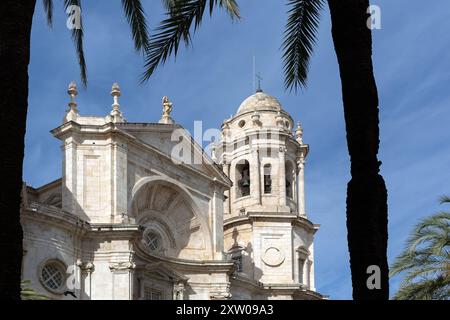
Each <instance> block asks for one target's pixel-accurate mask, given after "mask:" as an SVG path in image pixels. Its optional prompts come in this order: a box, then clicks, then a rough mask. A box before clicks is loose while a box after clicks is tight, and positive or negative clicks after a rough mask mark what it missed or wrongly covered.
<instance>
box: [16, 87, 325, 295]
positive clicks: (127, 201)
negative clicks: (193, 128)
mask: <svg viewBox="0 0 450 320" xmlns="http://www.w3.org/2000/svg"><path fill="white" fill-rule="evenodd" d="M68 93H69V95H70V102H69V108H68V110H67V111H66V115H65V117H64V119H63V123H62V125H61V126H59V127H58V128H56V129H54V130H52V134H53V136H54V137H55V138H57V139H59V140H60V141H61V152H62V168H63V172H62V178H61V179H58V180H56V181H54V182H51V183H49V184H47V185H45V186H42V187H40V188H37V189H35V188H32V187H29V186H26V185H25V184H24V189H23V206H22V213H21V219H22V225H23V229H24V257H23V266H22V277H23V279H25V280H31V281H32V286H33V288H34V289H35V290H36V291H38V292H40V293H42V294H45V295H47V296H48V297H50V298H52V299H66V300H74V299H80V300H99V299H114V300H138V299H143V300H161V299H176V300H198V299H323V296H322V295H320V294H319V293H317V292H316V289H315V285H314V249H313V240H314V234H315V232H316V231H317V230H318V226H317V225H315V224H313V223H312V222H311V221H309V220H308V217H307V213H306V211H305V186H304V169H305V158H306V156H307V155H308V150H309V146H308V145H307V144H304V143H303V141H302V138H303V130H302V128H301V126H300V124H298V125H297V126H296V125H294V121H293V119H292V118H291V116H290V115H289V114H288V113H286V112H285V111H284V110H283V108H282V106H281V104H280V103H279V102H278V100H277V99H276V98H274V97H272V96H270V95H268V94H266V93H264V92H262V91H261V90H258V92H256V93H255V94H254V95H252V96H250V97H248V98H247V99H246V100H245V101H244V102H243V103H242V104H241V105H240V107H239V109H238V110H237V113H236V114H235V115H234V116H233V117H232V118H230V119H227V120H225V121H224V123H223V124H222V127H221V138H220V141H219V139H218V141H216V142H215V143H214V145H213V147H212V148H211V156H208V155H207V154H206V152H205V151H204V150H203V149H202V147H201V146H200V145H198V144H197V143H196V142H194V140H193V139H192V138H191V136H190V135H189V133H188V132H187V130H185V129H183V128H182V127H181V126H180V125H178V124H176V121H174V120H173V119H172V118H171V112H172V107H173V106H172V103H171V102H170V101H169V99H168V98H167V97H164V98H163V105H162V107H163V108H162V111H163V112H162V118H161V119H160V120H158V121H156V122H155V123H131V122H127V121H126V120H125V118H124V115H123V114H122V112H121V111H120V104H119V97H120V95H121V92H120V88H119V86H118V85H117V84H114V85H113V87H112V91H111V95H112V97H113V105H112V111H111V113H110V114H108V115H107V116H106V117H84V116H81V115H80V113H79V111H78V106H77V102H76V96H77V94H78V92H77V88H76V85H75V84H74V83H71V84H70V85H69V90H68ZM293 132H294V134H293ZM174 136H177V138H176V139H174ZM174 150H182V152H174ZM186 150H188V151H186ZM192 159H196V161H191V160H192Z"/></svg>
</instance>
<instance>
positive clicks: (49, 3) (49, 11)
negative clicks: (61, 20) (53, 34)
mask: <svg viewBox="0 0 450 320" xmlns="http://www.w3.org/2000/svg"><path fill="white" fill-rule="evenodd" d="M42 4H43V7H44V11H45V14H46V16H47V23H48V25H49V26H50V27H51V26H52V25H53V0H42Z"/></svg>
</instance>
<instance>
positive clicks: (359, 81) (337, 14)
mask: <svg viewBox="0 0 450 320" xmlns="http://www.w3.org/2000/svg"><path fill="white" fill-rule="evenodd" d="M328 5H329V8H330V14H331V21H332V34H333V41H334V46H335V50H336V55H337V59H338V63H339V69H340V76H341V83H342V95H343V102H344V114H345V123H346V130H347V145H348V151H349V154H350V160H351V176H352V178H351V180H350V182H349V183H348V189H347V231H348V236H347V237H348V247H349V252H350V268H351V272H352V283H353V298H354V299H388V298H389V278H388V263H387V240H388V229H387V225H388V218H387V211H388V210H387V191H386V186H385V183H384V180H383V177H382V176H381V175H380V174H379V171H380V165H381V162H380V161H378V158H377V154H378V148H379V143H380V141H379V127H378V125H379V118H378V113H379V110H378V93H377V86H376V83H375V78H374V75H373V65H372V34H371V30H370V29H369V28H368V27H367V20H368V18H369V15H368V14H367V9H368V7H369V0H345V1H343V0H328ZM372 265H375V266H378V267H379V268H380V270H381V273H380V274H379V275H380V278H379V279H380V282H379V283H380V284H381V288H380V289H372V290H371V289H370V288H369V286H368V285H367V282H368V280H369V282H370V283H371V284H376V282H375V281H372V280H373V279H372V278H371V279H369V277H370V276H371V275H372V274H373V273H369V274H368V271H367V269H368V267H369V266H372Z"/></svg>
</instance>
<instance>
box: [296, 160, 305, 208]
mask: <svg viewBox="0 0 450 320" xmlns="http://www.w3.org/2000/svg"><path fill="white" fill-rule="evenodd" d="M297 165H298V179H297V180H298V196H297V198H298V213H299V215H301V216H306V207H305V157H304V156H303V153H302V154H301V156H300V159H299V160H298V162H297Z"/></svg>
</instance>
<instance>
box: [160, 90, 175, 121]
mask: <svg viewBox="0 0 450 320" xmlns="http://www.w3.org/2000/svg"><path fill="white" fill-rule="evenodd" d="M172 106H173V104H172V102H170V100H169V98H168V97H166V96H165V97H163V99H162V107H163V112H162V117H161V120H159V123H163V124H173V123H174V121H173V119H172V118H171V117H170V114H171V113H172V109H173V107H172Z"/></svg>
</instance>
